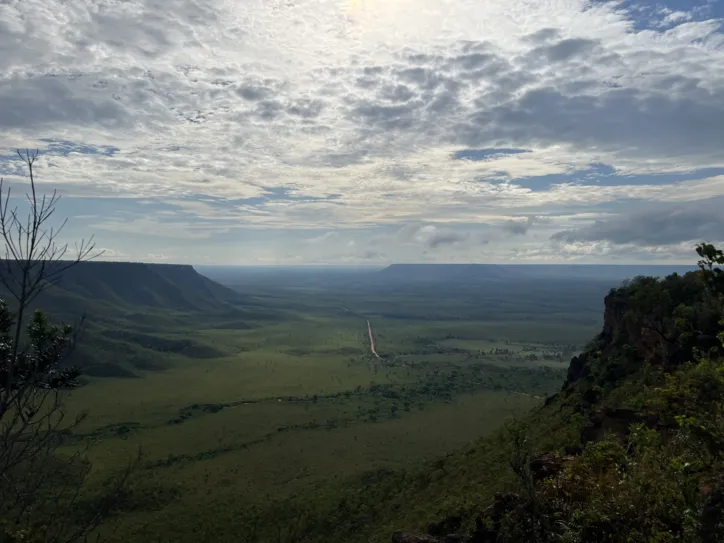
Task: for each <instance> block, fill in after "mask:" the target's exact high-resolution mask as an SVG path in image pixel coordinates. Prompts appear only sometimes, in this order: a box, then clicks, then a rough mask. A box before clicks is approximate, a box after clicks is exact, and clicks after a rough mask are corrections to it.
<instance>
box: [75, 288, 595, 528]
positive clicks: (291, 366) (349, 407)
mask: <svg viewBox="0 0 724 543" xmlns="http://www.w3.org/2000/svg"><path fill="white" fill-rule="evenodd" d="M257 294H259V291H257ZM261 294H262V295H263V290H261ZM356 296H357V299H355V295H351V294H350V293H349V292H347V293H341V292H332V291H323V290H317V291H314V292H309V291H302V292H300V291H299V290H294V289H286V290H285V289H277V291H276V294H275V296H274V297H273V298H271V297H270V298H267V299H264V298H263V296H259V298H258V300H261V301H257V302H256V303H257V305H256V306H255V308H252V309H251V310H248V314H247V315H246V316H245V317H244V319H243V321H242V320H240V318H238V317H235V319H236V320H233V319H230V318H229V317H228V315H220V314H217V313H214V312H206V313H203V312H202V313H199V312H192V313H183V312H169V311H156V312H153V311H149V312H147V313H144V314H143V315H145V318H143V319H141V318H139V316H140V315H139V314H134V315H132V316H126V317H124V318H123V319H117V320H116V321H112V320H110V321H106V322H100V323H95V324H92V325H91V327H90V328H89V330H88V332H87V334H86V342H85V344H84V346H83V350H82V353H83V356H84V357H85V358H84V359H83V360H100V361H102V363H100V365H98V366H96V367H95V369H96V370H97V369H99V368H100V373H101V374H103V373H104V372H105V371H107V368H108V367H111V368H115V369H114V370H112V371H111V372H110V376H106V377H96V376H93V374H94V373H96V372H95V371H94V372H91V375H90V376H86V377H85V379H86V383H85V386H82V387H81V388H79V389H77V390H76V391H74V392H73V393H72V394H71V395H70V396H69V398H68V403H67V409H68V411H69V412H70V413H71V414H75V413H80V412H83V411H87V412H88V417H87V419H86V420H85V421H84V422H83V424H82V425H81V426H80V427H79V428H78V429H77V431H75V433H74V435H73V436H72V439H71V441H70V442H69V444H68V447H70V448H73V447H78V446H86V445H89V444H90V445H91V448H90V459H91V460H92V462H93V469H94V476H95V479H94V480H95V481H97V482H99V483H100V482H101V481H103V480H104V478H106V477H107V476H108V475H109V474H111V473H113V472H114V471H116V470H120V469H122V468H123V467H124V466H125V465H126V463H127V462H128V461H129V459H132V458H134V456H135V455H136V454H137V452H138V450H139V449H140V450H141V460H140V463H139V465H138V467H137V468H136V470H135V473H134V479H133V485H132V491H131V493H130V494H129V496H128V499H127V503H125V505H124V506H123V507H121V509H120V510H119V511H118V514H117V515H116V516H115V517H114V518H113V520H112V522H111V523H110V524H109V525H108V527H106V532H107V535H109V536H110V538H111V540H113V541H125V540H127V539H128V538H133V539H134V540H142V539H143V540H161V541H198V540H199V534H202V536H201V539H202V540H216V541H237V540H239V539H235V538H234V535H233V534H234V530H235V526H239V525H240V524H239V523H240V520H239V519H240V518H242V517H243V518H247V517H248V514H249V513H248V512H249V511H254V510H257V509H255V508H260V510H264V508H268V507H270V505H269V504H271V503H273V502H277V501H278V500H281V499H284V498H287V497H290V496H294V495H297V494H305V493H306V495H308V493H309V492H310V490H311V489H315V488H321V487H319V485H322V486H323V487H324V488H337V487H341V486H343V485H344V484H345V481H347V480H350V478H355V477H359V476H361V475H363V474H365V473H369V472H374V471H375V470H380V469H395V468H406V467H410V466H414V465H415V464H417V463H419V462H423V461H426V460H431V459H434V458H437V457H440V456H441V455H445V454H447V453H450V452H451V451H454V450H456V449H458V448H460V447H461V446H464V445H465V444H466V443H469V442H471V441H472V440H474V439H476V438H479V437H480V436H484V435H486V434H489V433H490V432H492V431H493V430H495V429H496V428H498V427H500V426H501V425H502V424H503V422H504V421H505V420H507V419H509V418H511V417H513V416H516V415H520V414H522V413H525V412H527V411H529V410H530V409H531V408H532V407H534V406H536V405H540V404H541V403H542V400H543V399H544V398H545V397H547V396H548V395H550V394H552V393H553V392H555V391H556V390H557V389H558V388H559V387H560V384H561V383H562V381H563V380H564V378H565V370H566V368H567V365H568V361H569V360H570V357H571V356H572V355H573V354H574V353H575V352H577V351H578V350H579V349H580V348H581V346H582V344H583V343H584V342H585V341H586V340H587V339H588V338H590V337H591V336H592V335H593V333H594V332H595V331H596V324H592V323H593V322H595V319H596V315H593V314H590V315H588V317H589V319H591V322H592V323H588V322H586V323H584V324H579V322H580V316H579V315H578V314H569V315H567V316H566V313H565V311H566V306H565V304H559V305H560V307H558V308H557V314H558V318H557V319H555V320H552V319H550V318H548V317H547V316H546V311H545V309H541V308H538V309H536V308H535V307H533V306H531V307H530V311H529V313H528V314H527V317H526V318H523V319H514V318H511V317H510V315H508V314H507V313H506V312H505V311H504V312H502V313H501V316H502V318H501V319H493V318H481V319H465V320H462V319H449V318H445V314H444V313H445V312H447V311H448V310H449V308H450V307H451V304H452V303H453V302H454V297H453V298H452V300H451V298H450V297H447V298H446V299H445V300H444V307H443V308H442V310H441V307H440V304H439V303H437V302H436V301H435V300H434V299H430V298H427V299H424V298H420V299H419V300H418V302H416V307H414V308H409V307H407V308H406V309H405V300H404V299H403V298H401V300H400V303H399V304H397V301H398V300H396V299H395V298H394V296H392V297H390V296H389V295H384V296H377V297H375V296H371V295H370V294H368V293H366V294H357V295H356ZM340 298H344V302H343V303H340V302H339V299H340ZM425 302H426V303H425ZM461 304H462V300H461ZM391 306H394V307H397V310H398V311H402V310H403V309H404V311H405V312H406V314H404V315H401V316H400V317H399V318H391V317H389V316H380V315H379V313H380V312H382V311H381V308H383V307H391ZM488 307H490V303H489V304H488ZM361 309H364V311H365V313H362V312H361ZM255 311H256V315H262V317H261V318H259V317H255V313H254V312H255ZM441 311H442V313H441ZM416 312H418V313H419V314H417V315H416ZM270 315H273V317H272V318H270ZM434 315H437V318H433V316H434ZM366 318H369V319H370V320H371V323H372V327H373V331H374V334H375V342H376V347H377V351H378V353H379V354H380V355H381V357H382V358H381V359H377V358H375V357H374V356H373V355H372V354H371V353H370V350H369V339H368V335H367V326H366ZM115 374H117V375H120V376H114V375H115ZM313 492H314V491H313ZM320 492H324V491H321V490H320ZM210 508H211V509H213V511H214V515H213V516H210V515H209V514H208V511H209V509H210Z"/></svg>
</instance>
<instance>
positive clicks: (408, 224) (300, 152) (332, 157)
mask: <svg viewBox="0 0 724 543" xmlns="http://www.w3.org/2000/svg"><path fill="white" fill-rule="evenodd" d="M723 22H724V2H723V1H722V0H666V1H662V2H652V1H646V2H643V1H642V2H637V1H632V0H626V1H621V0H616V1H603V0H2V1H0V176H3V177H4V178H5V181H4V183H5V186H6V187H11V188H12V190H13V191H14V193H15V194H22V193H23V192H24V191H25V190H26V189H27V186H28V183H27V178H26V177H25V170H24V169H23V164H22V162H21V161H20V160H19V159H18V158H17V155H16V154H15V149H17V148H33V149H35V148H37V149H39V150H40V153H41V154H40V156H39V158H38V160H37V162H36V174H37V181H38V186H39V187H40V190H42V191H44V192H49V191H52V190H56V189H57V190H58V193H59V194H60V195H61V196H62V199H61V201H60V202H59V204H58V209H57V217H58V218H62V217H67V218H68V223H67V225H66V227H65V230H64V231H63V236H64V238H63V240H65V241H68V242H71V243H72V242H73V241H74V240H77V239H80V238H84V237H85V238H87V237H89V236H90V235H94V236H95V240H96V244H97V248H98V249H102V250H103V251H104V254H103V256H102V258H104V259H108V260H134V261H148V262H179V263H195V264H231V265H277V264H279V265H300V264H334V265H356V266H358V265H370V266H379V265H386V264H389V263H394V262H448V263H455V262H461V263H462V262H465V263H467V262H481V263H498V262H500V263H516V262H517V263H622V264H623V263H687V264H689V263H693V262H695V260H696V255H695V253H694V251H693V246H694V245H695V244H696V243H697V242H699V241H708V242H714V243H721V242H724V214H723V213H721V209H722V206H723V205H724V26H722V25H723ZM16 200H17V199H16ZM17 201H20V200H17Z"/></svg>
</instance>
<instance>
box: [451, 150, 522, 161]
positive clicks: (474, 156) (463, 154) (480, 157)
mask: <svg viewBox="0 0 724 543" xmlns="http://www.w3.org/2000/svg"><path fill="white" fill-rule="evenodd" d="M521 153H530V149H509V148H505V147H490V148H487V149H463V150H462V151H456V152H455V153H453V159H455V160H476V161H485V160H493V159H496V158H501V157H503V156H505V155H519V154H521Z"/></svg>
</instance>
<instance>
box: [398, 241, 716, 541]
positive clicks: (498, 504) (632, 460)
mask: <svg viewBox="0 0 724 543" xmlns="http://www.w3.org/2000/svg"><path fill="white" fill-rule="evenodd" d="M712 249H713V248H712ZM700 254H701V253H700ZM711 255H714V256H713V257H712V258H710V259H709V261H708V262H706V260H705V261H703V262H702V263H701V264H702V267H701V270H700V271H699V272H691V273H687V274H685V275H683V276H681V275H677V274H673V275H670V276H668V277H666V278H664V279H656V278H651V277H637V278H636V279H634V280H632V281H630V282H627V283H626V284H624V285H623V286H621V288H618V289H613V290H612V291H611V292H610V293H609V295H608V296H606V298H605V314H604V324H603V327H602V330H601V332H600V333H599V334H598V335H597V336H596V337H595V338H594V339H593V340H592V341H591V342H590V344H589V345H588V346H587V348H586V350H585V351H584V352H583V353H581V354H580V355H579V356H576V357H574V358H573V360H572V361H571V363H570V366H569V369H568V375H567V378H566V382H565V383H564V385H563V387H562V389H561V391H560V392H559V393H558V394H556V395H554V396H553V397H551V398H548V399H547V401H546V402H545V406H543V407H542V408H541V409H540V410H539V411H537V412H535V413H533V414H531V416H530V417H529V418H528V419H527V420H524V421H519V423H517V424H515V425H513V426H511V427H509V429H508V430H507V432H505V433H503V434H502V435H500V436H498V440H499V441H498V443H499V444H502V445H501V446H502V447H503V448H505V449H506V451H507V452H506V455H505V456H507V462H506V463H507V466H506V467H507V469H508V470H510V471H511V472H512V474H513V475H514V479H513V482H508V483H504V482H502V481H503V479H504V478H503V477H500V476H499V477H500V480H499V481H497V482H496V481H494V480H491V478H484V479H485V480H486V482H488V483H489V484H491V485H493V486H494V487H495V489H496V492H495V493H494V495H493V497H492V499H489V500H481V501H479V502H477V503H470V502H468V505H467V506H465V507H459V506H458V507H457V508H456V507H453V508H450V509H448V513H447V514H445V515H444V516H442V517H441V518H438V520H437V521H436V522H433V523H432V524H430V525H429V526H428V528H427V533H426V534H422V533H420V532H396V533H395V534H394V536H393V538H392V540H393V542H395V543H440V542H445V543H452V542H456V543H482V542H487V543H497V542H503V541H506V542H520V543H523V542H529V541H539V542H553V541H582V542H583V541H585V542H604V541H606V542H615V541H621V542H624V541H672V542H673V541H692V542H693V541H701V542H715V541H717V542H719V541H724V361H723V358H722V353H723V352H724V341H723V340H724V333H723V330H724V310H723V308H724V288H722V287H723V285H722V282H723V281H722V277H724V275H722V272H721V271H719V269H718V268H715V267H714V264H716V263H719V264H721V263H723V262H724V255H722V254H721V252H716V253H711V254H710V256H711ZM484 446H485V445H483V444H481V445H479V447H484ZM488 458H489V459H490V460H491V461H494V462H495V461H497V462H500V461H501V460H502V458H501V456H498V457H497V458H494V456H493V455H489V456H488ZM456 461H457V462H463V463H464V462H465V460H464V459H463V458H461V457H458V458H457V459H456ZM506 467H504V466H502V465H501V466H499V468H500V470H501V473H502V471H503V470H505V468H506ZM511 468H512V469H511ZM475 478H476V479H477V480H478V481H479V482H480V481H481V479H480V478H478V477H475ZM457 483H458V484H459V483H460V482H459V481H458V482H457Z"/></svg>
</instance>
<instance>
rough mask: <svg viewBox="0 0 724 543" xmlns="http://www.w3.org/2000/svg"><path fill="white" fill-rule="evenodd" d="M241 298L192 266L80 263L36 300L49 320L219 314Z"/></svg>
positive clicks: (137, 263) (35, 303)
mask: <svg viewBox="0 0 724 543" xmlns="http://www.w3.org/2000/svg"><path fill="white" fill-rule="evenodd" d="M240 302H242V299H241V296H240V295H239V294H238V293H236V292H234V291H233V290H231V289H228V288H226V287H224V286H222V285H220V284H218V283H216V282H214V281H212V280H211V279H208V278H207V277H204V276H203V275H200V274H199V273H198V272H196V270H195V269H194V268H193V267H192V266H188V265H175V264H146V263H143V262H95V261H92V262H80V263H78V264H77V265H74V266H72V267H71V268H69V269H67V270H66V271H65V272H63V273H62V275H61V276H60V277H59V279H58V281H57V284H56V285H55V286H53V287H52V288H50V289H47V290H46V291H45V292H43V293H42V294H41V296H40V297H39V298H38V299H37V300H35V302H34V303H33V306H37V307H42V308H43V309H44V310H46V311H47V312H48V313H49V314H51V315H59V316H68V315H70V316H77V315H79V314H82V313H87V314H89V316H92V315H106V314H109V313H118V312H122V311H126V312H127V311H129V310H133V311H138V310H139V309H141V310H142V309H144V308H145V309H151V310H154V309H155V310H172V311H209V310H214V311H219V310H224V309H229V308H231V307H232V305H233V304H238V303H240Z"/></svg>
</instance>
